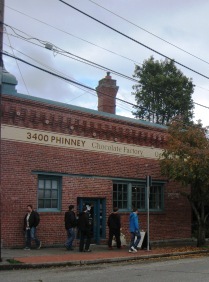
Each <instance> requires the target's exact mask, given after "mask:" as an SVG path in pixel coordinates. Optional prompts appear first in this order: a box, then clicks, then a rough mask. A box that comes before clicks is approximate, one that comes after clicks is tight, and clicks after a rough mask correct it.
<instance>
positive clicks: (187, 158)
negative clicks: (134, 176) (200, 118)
mask: <svg viewBox="0 0 209 282" xmlns="http://www.w3.org/2000/svg"><path fill="white" fill-rule="evenodd" d="M162 157H163V158H162V159H161V160H160V165H161V170H162V174H163V175H165V176H167V177H168V178H169V179H171V180H174V181H178V182H181V183H182V184H183V185H190V187H191V192H190V193H188V194H185V193H184V195H185V196H186V197H187V199H188V200H189V202H190V204H191V207H192V210H193V212H194V215H195V217H196V219H197V224H198V234H197V246H201V245H204V244H205V229H206V221H207V218H208V215H209V214H208V213H207V212H206V207H208V206H209V173H208V172H209V140H208V138H207V134H206V129H205V128H203V127H202V125H201V124H193V125H192V126H191V125H187V126H183V123H182V121H178V120H176V121H174V122H173V123H172V124H171V125H170V127H169V128H168V142H167V145H166V148H165V150H164V152H163V155H162Z"/></svg>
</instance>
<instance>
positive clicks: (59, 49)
mask: <svg viewBox="0 0 209 282" xmlns="http://www.w3.org/2000/svg"><path fill="white" fill-rule="evenodd" d="M4 25H5V26H7V27H9V28H11V29H12V31H13V32H14V33H15V35H16V37H17V38H18V37H20V38H21V39H23V40H26V41H28V42H30V43H32V42H31V41H30V40H36V41H38V42H39V43H41V44H42V45H44V48H46V44H47V43H49V42H47V41H43V40H41V39H38V38H36V37H25V36H22V35H21V34H18V33H17V32H16V31H15V30H18V31H19V32H22V31H20V30H19V29H16V28H14V27H12V26H10V25H8V24H6V23H4ZM24 34H25V35H27V36H28V34H26V33H24ZM11 36H12V34H11ZM50 45H51V46H53V49H52V51H54V52H56V53H57V54H61V55H64V56H66V54H68V55H70V56H73V57H69V56H67V57H69V58H71V59H74V60H77V61H79V62H82V63H86V64H88V65H91V66H93V67H96V68H99V69H101V70H106V71H110V72H111V73H114V74H115V75H118V76H120V77H123V78H126V79H128V80H131V81H133V82H137V83H138V80H136V79H134V78H133V77H130V76H127V75H125V74H122V73H120V72H117V71H115V70H113V69H110V68H108V67H105V66H102V65H100V64H97V63H95V62H92V61H90V60H87V59H85V58H82V57H80V56H78V55H75V54H73V53H71V52H68V51H66V50H64V49H62V48H60V47H58V46H56V45H54V44H53V43H50Z"/></svg>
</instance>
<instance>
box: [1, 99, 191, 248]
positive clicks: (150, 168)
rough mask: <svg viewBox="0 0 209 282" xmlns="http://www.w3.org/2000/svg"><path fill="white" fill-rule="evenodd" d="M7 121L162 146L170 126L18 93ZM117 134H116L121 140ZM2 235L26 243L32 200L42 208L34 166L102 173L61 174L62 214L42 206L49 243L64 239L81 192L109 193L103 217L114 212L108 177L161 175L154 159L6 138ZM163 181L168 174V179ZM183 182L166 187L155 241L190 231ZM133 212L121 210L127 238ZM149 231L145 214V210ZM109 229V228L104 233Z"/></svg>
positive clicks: (153, 219) (155, 220)
mask: <svg viewBox="0 0 209 282" xmlns="http://www.w3.org/2000/svg"><path fill="white" fill-rule="evenodd" d="M2 123H3V124H7V125H15V126H19V127H27V128H32V129H39V130H46V131H49V132H50V131H52V132H57V133H64V134H73V135H75V136H76V135H77V136H83V137H91V138H96V139H100V140H108V141H116V140H117V142H122V143H127V144H135V145H142V146H154V147H157V148H163V146H164V144H165V142H166V131H164V130H163V129H160V128H157V127H149V126H147V125H144V124H140V125H139V124H137V123H135V122H134V121H133V122H132V121H131V119H130V120H128V119H127V120H120V119H117V116H115V118H110V117H107V116H101V115H97V114H96V113H95V114H94V113H90V112H89V113H88V112H85V111H84V112H83V111H82V110H80V111H79V110H77V111H76V110H73V109H70V108H67V107H66V108H65V107H61V106H58V105H50V104H46V103H41V102H38V101H32V100H29V99H23V98H19V97H15V96H7V95H3V108H2ZM116 138H117V139H116ZM1 152H2V182H1V185H2V196H1V198H2V199H1V200H2V202H1V212H2V214H1V216H2V240H3V246H5V247H20V246H22V245H23V242H24V237H23V217H24V214H25V212H26V206H27V204H32V205H33V206H34V207H35V208H36V207H37V175H36V174H33V172H34V171H42V172H55V173H63V174H65V173H66V174H70V175H72V174H83V175H95V176H100V177H102V176H103V177H106V179H105V178H104V179H101V178H93V177H92V178H90V177H89V178H88V177H83V178H82V177H79V176H78V177H71V176H70V175H66V176H63V178H62V207H61V212H53V213H49V212H46V213H44V212H42V213H41V222H40V226H39V227H38V235H39V238H40V239H41V240H42V241H43V244H44V245H46V246H47V245H55V244H63V242H64V241H65V238H66V233H65V229H64V212H65V211H66V210H67V208H68V205H69V204H71V203H72V204H74V205H75V206H77V198H78V197H95V198H105V199H106V216H108V214H109V213H110V212H111V211H112V181H111V180H109V179H107V178H108V177H123V178H131V179H144V178H145V176H146V175H152V177H153V179H158V180H163V179H164V178H163V177H162V176H161V174H160V167H159V164H158V161H157V160H151V159H143V158H136V157H128V156H122V155H116V154H106V153H99V152H89V151H82V150H73V149H66V148H59V147H56V148H55V147H51V146H43V145H37V144H29V143H23V142H15V141H8V140H2V142H1ZM164 180H165V179H164ZM182 189H183V190H185V191H188V189H187V188H182V187H180V186H179V184H176V183H172V182H169V183H167V184H166V185H165V193H164V202H165V208H164V211H163V212H160V213H159V212H155V213H154V212H151V213H150V236H151V240H163V239H176V238H188V237H190V236H191V209H190V206H189V203H188V202H187V200H186V199H185V198H184V197H183V196H182V195H181V194H180V193H179V191H180V190H181V191H182ZM128 216H129V214H128V213H123V214H122V226H123V232H124V233H125V234H126V237H127V239H129V232H128ZM140 222H141V227H142V229H145V230H146V213H140ZM107 234H108V233H107Z"/></svg>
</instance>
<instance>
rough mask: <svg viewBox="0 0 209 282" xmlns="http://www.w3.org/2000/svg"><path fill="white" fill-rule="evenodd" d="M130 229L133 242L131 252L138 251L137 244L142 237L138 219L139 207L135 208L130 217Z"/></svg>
mask: <svg viewBox="0 0 209 282" xmlns="http://www.w3.org/2000/svg"><path fill="white" fill-rule="evenodd" d="M129 230H130V233H131V244H130V248H129V253H136V252H137V246H138V244H139V242H140V239H141V234H140V226H139V220H138V209H137V208H134V209H133V212H132V213H131V214H130V217H129Z"/></svg>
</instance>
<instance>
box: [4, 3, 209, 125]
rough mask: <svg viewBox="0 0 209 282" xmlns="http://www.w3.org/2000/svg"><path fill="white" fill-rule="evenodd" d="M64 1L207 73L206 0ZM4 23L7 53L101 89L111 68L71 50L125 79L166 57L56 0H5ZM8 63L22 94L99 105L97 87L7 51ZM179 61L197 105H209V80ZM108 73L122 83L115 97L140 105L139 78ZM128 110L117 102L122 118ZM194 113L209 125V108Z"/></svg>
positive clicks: (208, 27) (83, 105)
mask: <svg viewBox="0 0 209 282" xmlns="http://www.w3.org/2000/svg"><path fill="white" fill-rule="evenodd" d="M65 2H67V3H69V4H70V5H72V6H74V7H76V8H78V9H80V10H82V11H83V12H85V13H87V14H89V15H91V16H92V17H94V18H96V19H98V20H100V21H102V22H104V23H106V24H107V25H109V26H111V27H113V28H114V29H117V30H119V31H120V32H122V33H124V34H126V35H127V36H129V37H131V38H133V39H135V40H137V41H139V42H141V43H142V44H144V45H146V46H148V47H150V48H152V49H154V50H156V51H158V52H160V53H162V54H164V55H165V56H168V57H170V58H172V59H175V60H176V61H177V62H179V63H181V64H183V65H185V66H187V67H189V68H191V69H193V70H195V71H197V72H199V73H201V74H203V75H205V76H209V55H208V54H209V52H208V46H209V36H208V31H209V21H208V14H209V1H205V0H200V1H196V0H176V1H173V0H172V1H171V0H146V1H145V0H128V1H127V0H106V1H104V0H65ZM101 6H102V7H101ZM4 22H5V24H7V25H9V26H11V27H12V28H10V27H6V29H5V31H4V45H3V48H4V51H7V52H9V53H11V54H14V55H15V56H17V57H19V58H22V59H23V60H25V61H27V62H29V63H32V64H35V65H37V66H39V67H42V68H44V69H47V70H50V71H52V72H56V73H59V74H61V75H62V76H65V77H68V78H69V79H72V80H75V81H77V82H79V83H82V84H85V85H87V86H89V87H92V88H96V87H97V85H98V81H99V80H100V79H102V78H104V77H105V76H106V71H105V70H102V69H98V68H95V67H92V66H89V65H87V64H84V63H81V62H79V61H77V60H74V59H73V58H72V56H71V57H69V55H67V53H66V52H69V53H71V54H73V55H76V56H79V57H82V58H84V59H87V60H89V61H92V62H94V63H97V64H99V65H102V66H104V67H106V68H109V69H112V70H114V71H116V72H119V73H122V74H124V75H126V76H128V77H132V76H133V73H134V69H135V64H142V63H143V61H144V60H147V59H148V58H149V57H150V56H154V58H155V59H159V60H160V59H162V60H164V57H163V56H160V55H158V54H156V53H155V52H154V51H151V50H149V49H148V48H145V47H143V46H141V45H140V44H137V43H136V42H133V41H131V40H130V39H128V38H125V37H124V36H122V35H120V34H118V33H116V32H115V31H113V30H110V29H109V28H107V27H105V26H103V25H101V24H100V23H98V22H95V21H93V20H92V19H90V18H88V17H87V16H85V15H83V14H81V13H79V12H77V11H76V10H74V9H72V8H70V7H68V6H66V5H65V4H63V3H62V2H61V1H59V0H33V1H32V0H18V1H17V0H5V15H4ZM23 37H24V38H23ZM160 38H161V39H160ZM162 39H163V40H162ZM165 41H167V42H169V43H171V44H168V43H166V42H165ZM46 42H48V43H51V44H53V51H51V50H48V49H46V48H44V46H45V43H46ZM173 45H175V46H177V47H178V48H176V47H174V46H173ZM58 48H60V49H62V50H63V51H62V54H61V53H60V52H57V51H56V50H58ZM60 49H59V50H60ZM180 49H183V50H184V51H182V50H180ZM188 53H190V54H192V55H189V54H188ZM197 57H198V58H199V59H198V58H197ZM4 63H5V67H6V69H7V70H8V71H9V72H10V73H12V74H14V75H15V77H16V78H17V80H18V85H17V91H18V92H19V93H22V94H29V95H32V96H38V97H43V98H46V99H52V100H55V101H60V102H64V103H69V104H73V105H77V106H82V107H87V108H91V109H94V110H97V96H96V93H95V92H93V91H90V92H89V91H87V90H85V89H83V88H80V87H79V88H78V87H75V86H74V85H72V84H70V83H68V82H66V81H64V80H62V79H59V78H56V77H54V76H52V75H50V74H46V73H44V72H42V71H40V70H37V69H35V68H33V67H31V66H29V65H27V64H24V63H21V62H18V61H16V60H14V59H12V58H8V57H7V56H4ZM176 66H177V68H179V69H181V71H182V72H183V73H184V74H185V75H186V76H187V77H189V78H192V80H193V83H194V84H195V85H196V87H195V92H194V94H193V100H194V102H195V103H199V104H202V105H204V106H208V107H209V83H208V82H209V80H208V79H207V78H205V77H203V76H201V75H198V74H196V73H194V72H192V71H190V70H188V69H186V68H184V67H181V66H179V65H176ZM111 76H112V78H113V79H116V80H117V85H118V86H119V90H118V95H117V97H118V98H120V99H123V100H126V101H129V102H131V103H135V100H134V96H133V95H132V94H131V92H132V86H133V85H134V84H135V82H133V81H131V80H129V79H125V78H123V77H121V76H117V75H116V74H113V73H112V74H111ZM131 111H132V107H131V106H129V105H127V104H125V103H121V102H117V109H116V113H117V114H118V115H123V116H129V117H132V114H131ZM194 113H195V117H194V120H195V121H196V120H199V119H200V120H202V122H203V124H204V125H205V126H206V125H209V122H208V116H209V109H207V108H204V107H201V106H197V105H195V110H194Z"/></svg>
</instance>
